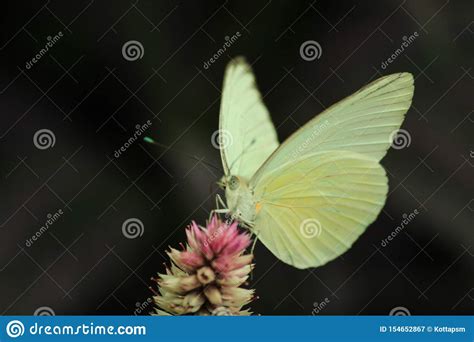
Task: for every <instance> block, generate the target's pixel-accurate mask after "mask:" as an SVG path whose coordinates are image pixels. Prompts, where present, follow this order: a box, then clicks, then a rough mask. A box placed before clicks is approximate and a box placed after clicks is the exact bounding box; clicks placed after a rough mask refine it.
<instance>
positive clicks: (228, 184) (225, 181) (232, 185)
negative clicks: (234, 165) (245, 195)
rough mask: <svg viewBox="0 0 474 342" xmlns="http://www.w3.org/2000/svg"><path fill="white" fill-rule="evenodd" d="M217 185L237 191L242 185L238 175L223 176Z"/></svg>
mask: <svg viewBox="0 0 474 342" xmlns="http://www.w3.org/2000/svg"><path fill="white" fill-rule="evenodd" d="M217 185H219V187H220V188H221V189H223V190H231V191H235V190H237V189H238V188H239V187H240V178H239V177H237V176H223V177H222V178H221V179H220V180H219V181H218V182H217Z"/></svg>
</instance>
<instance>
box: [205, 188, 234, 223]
mask: <svg viewBox="0 0 474 342" xmlns="http://www.w3.org/2000/svg"><path fill="white" fill-rule="evenodd" d="M220 206H222V207H223V208H221V207H220ZM216 208H217V209H213V210H211V212H210V213H209V220H211V218H212V216H213V215H214V214H226V216H227V215H228V213H229V212H230V210H229V209H228V208H227V206H226V205H225V203H224V201H223V200H222V198H221V196H220V195H219V194H217V195H216Z"/></svg>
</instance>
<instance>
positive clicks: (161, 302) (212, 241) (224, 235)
mask: <svg viewBox="0 0 474 342" xmlns="http://www.w3.org/2000/svg"><path fill="white" fill-rule="evenodd" d="M186 236H187V240H188V241H187V245H186V247H184V248H183V250H181V251H178V250H177V249H174V248H171V249H170V251H169V252H167V253H168V256H169V257H170V259H171V266H170V267H169V268H167V269H166V274H159V275H158V276H159V277H158V279H156V281H157V283H158V290H159V293H158V294H157V295H156V296H155V297H154V299H155V303H156V305H157V306H158V308H157V309H155V310H156V313H157V314H159V315H170V314H171V315H184V314H195V315H250V314H251V312H249V311H248V310H247V309H242V308H243V307H244V306H245V305H247V304H248V303H249V302H251V301H252V300H253V299H254V290H249V289H245V288H242V287H241V286H242V285H243V284H244V283H245V282H246V281H247V279H248V277H249V274H250V272H251V271H252V269H253V267H254V265H253V264H252V263H251V262H252V259H253V255H252V254H244V252H245V249H246V248H247V247H248V246H249V245H250V243H251V239H250V236H249V235H248V234H245V233H240V232H239V230H238V229H237V222H234V223H232V224H227V223H226V222H222V221H221V220H220V219H219V218H218V217H217V216H213V217H212V219H211V221H210V222H209V223H208V225H207V227H206V228H204V227H200V226H198V225H197V224H196V223H195V222H192V223H191V225H190V226H189V227H188V228H187V229H186Z"/></svg>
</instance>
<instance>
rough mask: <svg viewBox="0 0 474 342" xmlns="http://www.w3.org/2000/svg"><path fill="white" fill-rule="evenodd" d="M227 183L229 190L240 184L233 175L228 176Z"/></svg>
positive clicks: (235, 188)
mask: <svg viewBox="0 0 474 342" xmlns="http://www.w3.org/2000/svg"><path fill="white" fill-rule="evenodd" d="M228 184H229V189H230V190H237V188H238V187H239V186H240V181H239V178H237V177H235V176H232V177H230V179H229V183H228Z"/></svg>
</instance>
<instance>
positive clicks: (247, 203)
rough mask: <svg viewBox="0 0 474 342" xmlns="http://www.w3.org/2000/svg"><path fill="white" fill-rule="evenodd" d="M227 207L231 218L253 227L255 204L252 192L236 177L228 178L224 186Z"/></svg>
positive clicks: (242, 180) (245, 183)
mask: <svg viewBox="0 0 474 342" xmlns="http://www.w3.org/2000/svg"><path fill="white" fill-rule="evenodd" d="M225 189H226V190H225V197H226V200H227V207H228V209H229V212H230V214H231V215H232V217H234V218H237V219H238V220H239V221H241V222H243V223H245V224H246V225H247V226H253V223H254V220H255V216H256V203H255V199H254V194H253V191H252V190H251V189H250V188H249V186H248V184H247V182H245V180H244V179H242V178H240V177H238V176H230V178H229V180H228V181H227V182H226V184H225Z"/></svg>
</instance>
